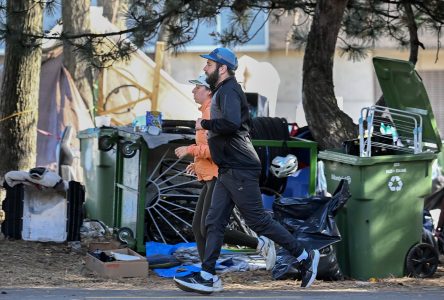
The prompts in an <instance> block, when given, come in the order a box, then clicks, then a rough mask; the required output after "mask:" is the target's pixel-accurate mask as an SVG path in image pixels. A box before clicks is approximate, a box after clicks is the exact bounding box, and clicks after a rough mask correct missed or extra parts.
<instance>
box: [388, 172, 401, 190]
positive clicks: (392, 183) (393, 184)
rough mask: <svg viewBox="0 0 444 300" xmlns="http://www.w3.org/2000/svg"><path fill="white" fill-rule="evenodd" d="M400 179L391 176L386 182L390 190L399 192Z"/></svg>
mask: <svg viewBox="0 0 444 300" xmlns="http://www.w3.org/2000/svg"><path fill="white" fill-rule="evenodd" d="M402 185H403V183H402V180H401V178H400V177H399V176H392V177H391V178H390V180H389V182H388V187H389V189H390V191H392V192H399V191H400V190H401V189H402Z"/></svg>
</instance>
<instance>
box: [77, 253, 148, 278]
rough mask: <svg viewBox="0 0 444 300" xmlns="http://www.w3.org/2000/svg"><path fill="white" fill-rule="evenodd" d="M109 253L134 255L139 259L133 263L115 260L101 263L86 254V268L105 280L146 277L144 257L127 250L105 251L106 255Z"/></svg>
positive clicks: (146, 262) (146, 268) (146, 264)
mask: <svg viewBox="0 0 444 300" xmlns="http://www.w3.org/2000/svg"><path fill="white" fill-rule="evenodd" d="M111 252H116V253H122V254H127V255H134V256H138V257H140V259H139V260H135V261H117V260H116V261H112V262H103V261H101V260H99V259H97V258H96V257H94V256H92V255H91V254H89V253H87V254H86V258H85V262H86V267H87V268H88V269H89V270H91V271H93V272H95V273H97V274H98V275H99V276H102V277H106V278H123V277H148V261H147V260H146V257H143V256H142V255H139V254H138V253H137V252H135V251H133V250H131V249H129V248H124V249H113V250H106V251H105V253H106V254H108V255H110V253H111Z"/></svg>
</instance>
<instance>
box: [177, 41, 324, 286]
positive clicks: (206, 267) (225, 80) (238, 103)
mask: <svg viewBox="0 0 444 300" xmlns="http://www.w3.org/2000/svg"><path fill="white" fill-rule="evenodd" d="M201 57H203V58H206V59H207V63H206V65H205V67H204V69H203V70H204V71H205V74H206V75H207V82H208V83H209V84H210V86H211V87H212V90H213V99H212V102H211V120H203V119H197V121H196V130H202V129H207V130H208V144H209V147H210V152H211V157H212V158H213V161H214V162H215V163H216V164H217V166H218V167H219V176H218V178H217V181H216V185H215V187H214V192H213V199H212V202H211V207H210V210H209V212H208V215H207V219H206V227H207V244H206V248H205V255H204V260H203V262H202V271H201V272H196V273H192V274H190V275H188V276H185V277H178V278H174V281H175V282H176V284H177V285H178V286H179V288H181V289H183V290H186V291H192V292H198V293H204V294H209V293H212V292H214V291H220V290H222V285H221V282H220V278H219V277H217V276H216V270H215V265H216V260H217V259H218V257H219V254H220V250H221V247H222V244H223V236H224V232H225V227H226V226H227V224H228V222H229V218H230V215H231V211H232V210H233V208H234V206H235V205H236V206H237V207H238V208H239V210H240V212H241V214H242V216H243V217H244V219H245V222H246V223H247V225H248V226H249V227H250V228H251V229H253V230H254V231H255V232H256V233H258V234H260V235H264V236H266V237H268V238H270V239H271V240H273V241H275V242H276V243H278V244H279V245H281V246H282V247H284V248H285V249H287V250H288V251H290V253H291V254H292V255H294V256H295V257H296V258H297V260H298V261H299V262H300V264H299V269H300V271H301V275H302V283H301V287H309V286H310V285H311V284H312V283H313V281H314V280H315V278H316V273H317V267H318V263H319V257H320V255H319V251H318V250H311V251H309V252H307V251H306V250H305V249H304V248H302V247H301V246H300V245H299V243H298V241H297V240H296V238H295V237H293V236H292V235H291V234H290V233H289V232H288V231H287V230H286V229H285V228H284V227H283V226H282V225H281V224H279V223H278V222H276V221H275V220H273V218H272V217H271V216H270V214H268V213H267V212H266V211H265V210H264V207H263V204H262V198H261V191H260V188H259V176H260V172H261V162H260V160H259V157H258V156H257V153H256V151H255V150H254V147H253V145H252V143H251V139H250V135H249V130H250V126H251V125H250V124H251V120H250V115H249V111H248V104H247V98H246V96H245V93H244V92H243V91H242V88H241V86H240V85H239V84H238V83H237V81H236V78H235V77H234V71H235V70H236V68H237V58H236V55H235V54H234V53H233V52H232V51H231V50H230V49H227V48H216V49H215V50H213V51H212V52H211V53H210V54H207V55H201Z"/></svg>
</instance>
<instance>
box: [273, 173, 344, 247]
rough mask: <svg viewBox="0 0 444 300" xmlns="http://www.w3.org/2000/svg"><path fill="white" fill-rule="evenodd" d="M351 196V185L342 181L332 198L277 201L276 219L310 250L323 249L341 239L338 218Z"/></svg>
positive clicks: (275, 205)
mask: <svg viewBox="0 0 444 300" xmlns="http://www.w3.org/2000/svg"><path fill="white" fill-rule="evenodd" d="M350 196H351V195H350V191H349V186H348V182H347V181H346V180H341V181H340V182H339V185H338V187H337V188H336V191H335V192H334V194H333V196H332V197H324V196H312V197H308V198H279V199H277V200H276V201H275V202H274V203H273V212H274V218H275V219H276V220H277V221H278V222H280V223H281V224H283V225H284V226H285V227H286V228H287V229H288V230H289V231H290V232H292V233H293V234H294V236H295V237H296V238H297V239H298V241H299V242H300V243H301V245H302V246H303V247H305V248H306V249H308V250H310V249H322V248H325V247H327V246H329V245H332V244H334V243H336V242H338V241H340V240H341V235H340V233H339V230H338V227H337V225H336V222H335V218H334V217H335V215H336V213H337V211H338V210H339V209H340V208H341V207H343V206H344V205H345V203H346V202H347V200H348V199H349V198H350Z"/></svg>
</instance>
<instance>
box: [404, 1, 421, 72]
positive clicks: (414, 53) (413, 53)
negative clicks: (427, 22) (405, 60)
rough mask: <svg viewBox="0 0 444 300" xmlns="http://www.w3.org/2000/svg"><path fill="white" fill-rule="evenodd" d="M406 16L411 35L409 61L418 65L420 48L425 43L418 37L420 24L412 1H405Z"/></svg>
mask: <svg viewBox="0 0 444 300" xmlns="http://www.w3.org/2000/svg"><path fill="white" fill-rule="evenodd" d="M402 5H403V6H404V11H405V16H406V19H407V27H408V28H409V36H410V57H409V61H410V62H411V63H413V64H414V65H416V62H417V61H418V50H419V49H418V48H419V46H420V45H421V46H422V47H424V45H423V44H422V43H421V42H420V41H419V38H418V26H417V25H416V21H415V15H414V13H413V10H412V6H411V4H410V2H403V3H402Z"/></svg>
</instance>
